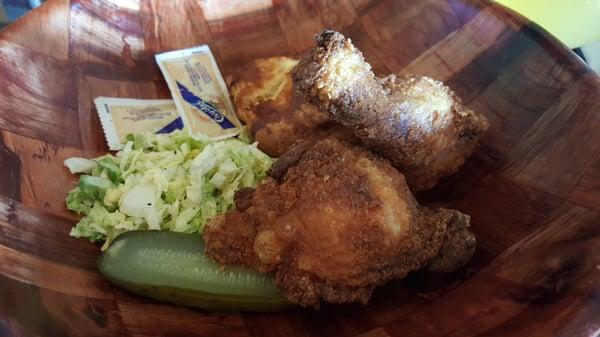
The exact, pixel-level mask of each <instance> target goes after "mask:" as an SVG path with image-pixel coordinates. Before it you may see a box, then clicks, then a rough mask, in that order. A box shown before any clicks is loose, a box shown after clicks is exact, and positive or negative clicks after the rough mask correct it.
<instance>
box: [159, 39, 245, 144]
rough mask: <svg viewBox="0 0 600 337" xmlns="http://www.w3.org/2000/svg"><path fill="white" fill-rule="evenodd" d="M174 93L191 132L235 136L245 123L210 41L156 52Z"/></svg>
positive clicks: (215, 135) (218, 136)
mask: <svg viewBox="0 0 600 337" xmlns="http://www.w3.org/2000/svg"><path fill="white" fill-rule="evenodd" d="M155 58H156V62H157V63H158V66H159V68H160V70H161V71H162V73H163V76H164V77H165V80H166V81H167V85H168V86H169V90H170V91H171V96H172V97H173V100H174V101H175V105H176V106H177V109H178V111H179V114H180V115H181V117H182V118H183V122H184V124H185V126H186V129H187V130H188V131H189V132H190V134H191V135H198V134H204V135H208V136H209V137H212V138H217V139H220V138H226V137H230V136H235V135H236V134H238V133H239V131H240V126H241V125H242V124H241V123H240V121H239V119H238V118H237V115H236V114H235V109H234V107H233V103H232V102H231V99H230V97H229V91H228V90H227V86H226V85H225V81H224V80H223V77H222V75H221V71H220V70H219V67H218V66H217V62H216V61H215V58H214V56H213V54H212V53H211V51H210V48H209V47H208V46H207V45H203V46H199V47H194V48H189V49H182V50H175V51H170V52H166V53H162V54H157V55H156V56H155Z"/></svg>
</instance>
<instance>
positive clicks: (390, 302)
mask: <svg viewBox="0 0 600 337" xmlns="http://www.w3.org/2000/svg"><path fill="white" fill-rule="evenodd" d="M225 3H226V4H225ZM324 27H331V28H334V29H338V30H341V31H342V32H344V33H345V34H347V35H348V36H350V37H351V38H352V40H353V42H354V43H355V44H356V45H357V46H358V47H359V48H360V49H361V50H362V51H363V53H364V55H365V57H366V58H367V60H368V61H369V62H370V63H371V64H372V65H373V66H374V69H375V71H376V72H377V73H379V74H386V73H415V74H422V75H429V76H432V77H434V78H436V79H438V80H443V81H445V82H446V83H447V84H448V85H449V86H450V87H452V88H453V89H454V90H455V91H456V92H457V93H458V94H459V95H460V96H461V97H462V98H463V99H464V101H465V102H466V104H468V105H469V106H470V107H471V108H472V109H474V110H477V111H480V112H482V113H483V114H485V115H486V116H487V118H488V119H489V121H490V124H491V126H490V129H489V132H488V133H487V134H486V135H485V137H484V139H483V141H482V145H481V147H480V150H479V151H478V152H477V153H476V154H475V155H474V156H473V157H472V158H471V159H469V161H468V162H467V163H466V164H465V166H464V167H463V169H462V170H461V171H460V172H459V173H458V174H455V175H454V176H451V177H448V178H446V179H444V180H443V181H442V182H441V183H440V184H439V185H438V186H437V187H436V188H435V189H433V190H431V191H428V192H426V193H422V194H420V195H419V198H420V199H421V200H422V201H423V202H425V203H430V204H437V205H446V206H449V207H452V208H456V209H459V210H461V211H463V212H466V213H468V214H470V215H471V217H472V226H473V230H474V231H475V233H476V235H477V238H478V242H479V246H478V249H477V252H476V254H475V256H474V258H473V260H472V261H471V262H470V264H469V265H468V266H467V267H466V268H465V270H463V271H461V272H457V273H454V274H452V275H448V276H445V277H441V278H440V277H431V276H430V275H419V274H415V275H412V276H410V277H409V278H408V279H406V280H404V281H400V282H393V283H391V284H389V285H387V286H385V287H383V288H381V289H378V290H377V291H376V292H375V294H374V296H373V298H372V300H371V302H370V304H369V305H367V306H360V305H324V306H323V307H322V308H321V310H319V311H314V310H312V309H293V310H288V311H282V312H274V313H243V314H237V313H232V314H224V313H211V312H203V311H200V310H194V309H189V308H185V307H178V306H174V305H168V304H163V303H159V302H156V301H153V300H149V299H145V298H142V297H138V296H135V295H131V294H129V293H127V292H125V291H122V290H120V289H119V288H117V287H115V286H113V285H111V284H110V283H108V282H107V281H105V280H104V279H102V278H101V277H100V275H99V274H98V273H97V272H96V258H97V256H98V254H99V247H98V246H96V245H93V244H90V243H88V242H86V241H85V240H83V239H81V240H78V239H73V238H70V237H69V236H68V232H69V229H70V228H71V226H72V225H73V224H74V223H75V220H76V216H74V215H73V214H71V213H69V212H68V211H67V210H66V209H65V206H64V198H65V194H66V192H67V191H68V190H69V189H71V188H72V186H73V182H74V181H75V177H74V176H72V175H71V174H69V173H68V171H67V170H66V169H65V168H64V167H63V166H62V162H63V160H64V159H65V158H67V157H70V156H96V155H100V154H102V153H104V152H105V151H107V147H106V142H105V140H104V138H103V136H102V133H101V131H100V125H99V121H98V118H97V116H96V112H95V111H94V109H93V107H92V99H93V98H95V97H96V96H121V97H135V98H166V97H169V92H168V90H167V88H166V85H165V83H164V82H163V79H162V76H161V74H160V72H159V70H158V68H157V66H156V65H155V63H154V58H153V56H154V54H156V53H158V52H160V51H165V50H172V49H179V48H185V47H190V46H196V45H200V44H204V43H208V44H210V46H211V48H212V50H213V52H214V54H215V56H216V57H217V59H218V62H219V64H220V66H221V69H222V71H223V73H224V75H225V76H227V75H230V74H232V72H234V71H235V70H236V69H237V68H239V67H240V66H241V65H242V64H243V63H244V62H246V61H248V60H251V59H253V58H256V57H264V56H270V55H300V54H302V53H304V52H306V51H307V50H308V49H310V48H311V47H312V46H313V45H314V42H313V34H314V33H316V32H318V31H319V30H321V29H322V28H324ZM0 129H1V134H0V135H1V137H0V174H1V178H0V335H2V336H10V335H14V336H68V335H69V336H71V335H73V336H125V335H131V336H154V335H162V336H213V335H219V336H325V335H336V336H356V335H361V336H365V337H366V336H372V337H373V336H378V337H379V336H475V335H477V336H592V335H594V334H597V332H598V330H600V300H599V296H600V275H599V274H600V253H599V252H600V131H599V129H600V80H599V78H598V76H597V75H596V74H595V73H594V72H592V71H591V70H590V68H588V67H587V66H586V65H585V64H584V63H583V62H582V61H581V60H580V59H579V58H578V57H577V56H576V55H575V54H573V53H572V52H571V51H569V50H568V49H566V48H565V47H564V46H563V45H561V44H560V43H559V42H558V41H557V40H555V39H554V38H552V37H551V36H549V35H548V34H547V33H546V32H544V31H543V30H542V29H541V28H539V27H537V26H535V25H534V24H532V23H530V22H527V21H526V20H525V19H523V18H522V17H520V16H518V15H516V14H514V13H512V12H510V11H508V10H507V9H505V8H502V7H500V6H498V5H494V4H491V3H488V2H481V1H469V0H465V1H462V0H428V1H417V0H414V1H408V0H405V1H391V0H390V1H386V0H382V1H369V0H343V1H324V2H323V3H320V2H319V3H317V2H314V1H310V2H308V1H290V2H286V1H282V0H278V1H268V0H261V1H248V2H246V1H242V0H232V1H227V2H222V1H217V0H215V1H206V0H204V1H193V0H179V1H166V0H165V1H159V0H122V1H115V0H113V1H96V0H71V1H70V2H69V1H66V0H57V1H48V2H47V3H45V4H44V5H42V6H41V7H40V8H38V9H36V10H34V11H33V12H32V13H30V14H28V15H27V16H25V17H24V18H23V19H21V20H19V21H18V22H16V23H14V24H12V25H10V26H8V27H7V28H6V29H4V30H3V31H2V32H1V33H0Z"/></svg>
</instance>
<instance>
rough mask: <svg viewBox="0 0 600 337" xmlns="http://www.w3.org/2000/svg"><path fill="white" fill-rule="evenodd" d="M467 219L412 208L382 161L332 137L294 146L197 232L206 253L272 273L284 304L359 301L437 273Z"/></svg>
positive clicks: (400, 180)
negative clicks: (416, 274) (413, 276)
mask: <svg viewBox="0 0 600 337" xmlns="http://www.w3.org/2000/svg"><path fill="white" fill-rule="evenodd" d="M468 223H469V217H468V216H466V215H464V214H462V213H460V212H458V211H453V210H447V209H436V210H432V209H428V208H425V207H421V206H420V205H419V204H418V203H417V201H416V200H415V198H414V197H413V195H412V194H411V192H410V190H409V188H408V186H407V184H406V182H405V179H404V177H403V176H402V174H400V173H399V172H398V171H397V170H396V169H394V168H393V167H392V166H391V165H390V164H389V162H388V161H387V160H385V159H382V158H380V157H378V156H377V155H374V154H372V153H371V152H370V151H368V150H367V149H364V148H362V147H360V146H357V145H355V144H351V143H349V142H347V141H345V140H342V139H340V137H336V136H331V135H330V136H328V137H325V138H323V137H313V139H309V140H305V141H302V142H300V143H298V144H296V145H295V146H294V147H293V148H292V149H291V150H290V151H288V152H287V153H286V154H285V155H284V156H283V157H281V158H280V159H279V160H278V161H277V162H276V163H275V164H274V166H273V167H272V169H271V172H270V176H269V177H267V178H266V179H265V180H264V181H263V182H262V183H261V184H260V185H259V186H258V187H257V188H256V189H243V190H240V191H239V192H238V193H237V194H236V210H235V211H233V212H230V213H227V214H223V215H220V216H219V217H217V218H215V219H213V220H212V221H211V222H209V223H208V224H207V225H206V227H205V229H204V238H205V241H206V249H207V253H208V255H210V256H211V257H213V258H214V259H216V260H217V261H218V262H220V263H223V264H233V265H240V266H245V267H249V268H253V269H256V270H258V271H261V272H273V273H274V274H275V282H276V285H277V286H278V287H279V288H280V289H281V290H282V291H283V293H284V294H285V295H286V296H287V298H288V299H290V300H291V301H292V302H295V303H298V304H300V305H302V306H313V307H318V306H319V303H320V301H321V300H325V301H327V302H332V303H349V302H361V303H366V302H367V301H368V300H369V298H370V296H371V292H372V291H373V289H374V288H375V287H377V286H378V285H382V284H384V283H386V282H388V281H390V280H392V279H399V278H402V277H404V276H405V275H406V274H407V273H409V272H410V271H413V270H416V269H421V268H427V269H429V270H433V271H439V272H447V271H451V270H454V269H457V268H459V267H461V266H462V265H463V264H464V263H466V262H467V261H468V260H469V258H470V257H471V255H472V254H473V251H474V248H475V238H474V236H473V234H472V233H471V232H469V231H468V229H467V227H468Z"/></svg>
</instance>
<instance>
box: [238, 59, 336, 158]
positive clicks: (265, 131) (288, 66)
mask: <svg viewBox="0 0 600 337" xmlns="http://www.w3.org/2000/svg"><path fill="white" fill-rule="evenodd" d="M297 63H298V60H295V59H292V58H289V57H269V58H261V59H256V60H254V61H252V62H250V63H248V64H247V65H245V66H243V67H242V68H241V69H240V71H239V73H238V74H237V76H236V77H235V78H234V79H233V81H232V84H231V95H232V97H233V101H234V103H235V105H236V108H237V112H238V115H239V117H240V119H242V121H243V122H244V123H246V125H247V126H248V128H249V130H250V133H251V134H252V136H253V137H254V139H255V140H256V141H257V142H258V147H259V148H260V149H261V150H262V151H264V152H265V153H267V154H268V155H270V156H272V157H279V156H280V155H282V154H283V153H284V152H285V151H286V150H287V149H288V148H289V147H290V146H291V145H292V144H294V143H295V142H296V141H298V140H299V139H301V138H303V137H305V136H306V135H308V134H310V133H311V132H313V131H314V129H315V128H317V127H319V126H320V125H321V124H323V123H324V122H326V121H327V120H329V116H328V114H327V113H326V112H322V111H320V110H318V109H317V108H316V107H314V106H313V105H311V104H309V103H307V102H305V101H304V99H303V98H302V96H301V95H299V94H298V93H297V91H296V90H294V89H293V82H292V74H291V70H292V69H293V68H294V66H295V65H296V64H297Z"/></svg>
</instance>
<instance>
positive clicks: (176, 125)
mask: <svg viewBox="0 0 600 337" xmlns="http://www.w3.org/2000/svg"><path fill="white" fill-rule="evenodd" d="M181 129H183V119H181V117H177V118H175V119H174V120H173V121H172V122H171V123H169V124H167V125H166V126H165V127H164V128H162V129H160V130H158V131H156V133H171V132H173V131H175V130H181Z"/></svg>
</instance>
